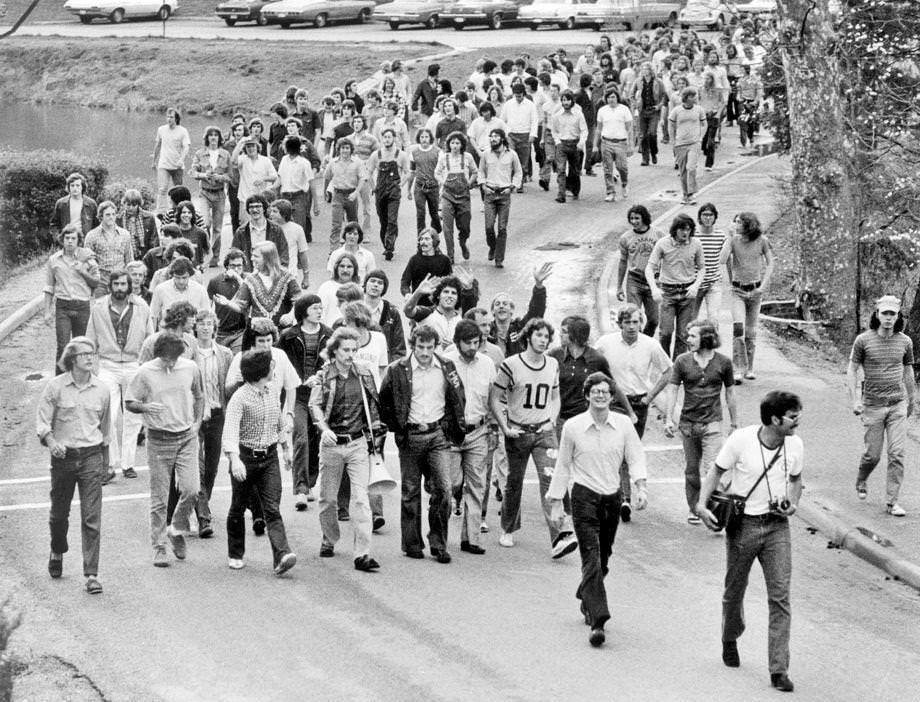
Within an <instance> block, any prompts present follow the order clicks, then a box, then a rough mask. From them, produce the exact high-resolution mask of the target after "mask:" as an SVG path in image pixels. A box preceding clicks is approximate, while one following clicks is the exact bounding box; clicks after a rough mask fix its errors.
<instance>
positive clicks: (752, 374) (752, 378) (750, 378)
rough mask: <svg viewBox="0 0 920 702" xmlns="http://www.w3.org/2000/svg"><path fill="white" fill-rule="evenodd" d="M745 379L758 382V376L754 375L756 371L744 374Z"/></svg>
mask: <svg viewBox="0 0 920 702" xmlns="http://www.w3.org/2000/svg"><path fill="white" fill-rule="evenodd" d="M744 379H745V380H757V375H756V374H755V373H754V371H752V370H749V371H748V372H747V373H745V374H744Z"/></svg>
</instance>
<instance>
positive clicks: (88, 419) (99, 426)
mask: <svg viewBox="0 0 920 702" xmlns="http://www.w3.org/2000/svg"><path fill="white" fill-rule="evenodd" d="M109 411H110V399H109V388H108V386H107V385H106V384H105V383H103V382H102V381H101V380H99V378H97V377H96V376H95V375H90V378H89V381H88V382H87V383H86V385H83V386H79V385H77V381H76V380H74V377H73V374H71V373H70V371H68V372H66V373H62V374H61V375H58V376H55V377H54V378H52V379H51V380H49V381H48V384H47V385H46V386H45V389H44V390H43V391H42V396H41V399H40V400H39V402H38V411H37V413H36V421H35V430H36V432H37V433H38V438H39V439H41V440H42V441H44V440H45V437H46V436H48V434H51V435H52V436H53V437H54V439H55V440H56V441H57V442H58V443H61V444H63V445H64V446H66V447H67V448H86V447H88V446H99V445H100V444H104V445H108V443H109V421H110V419H109Z"/></svg>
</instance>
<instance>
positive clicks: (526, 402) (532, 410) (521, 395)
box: [495, 353, 559, 424]
mask: <svg viewBox="0 0 920 702" xmlns="http://www.w3.org/2000/svg"><path fill="white" fill-rule="evenodd" d="M495 387H496V388H498V389H499V390H502V391H504V392H506V393H507V395H506V401H507V403H508V419H509V420H510V421H511V422H513V423H515V424H543V423H545V422H548V421H549V420H550V419H552V418H553V417H552V413H551V411H550V396H551V395H552V393H553V391H555V390H558V388H559V364H558V363H557V361H556V359H555V358H552V357H551V356H546V355H544V356H543V364H542V365H541V366H540V367H538V368H534V367H533V366H530V365H528V363H527V361H525V360H524V357H523V355H522V354H519V353H516V354H514V355H513V356H509V357H508V358H506V359H505V360H504V361H503V362H502V364H501V366H500V367H499V369H498V375H497V376H496V378H495Z"/></svg>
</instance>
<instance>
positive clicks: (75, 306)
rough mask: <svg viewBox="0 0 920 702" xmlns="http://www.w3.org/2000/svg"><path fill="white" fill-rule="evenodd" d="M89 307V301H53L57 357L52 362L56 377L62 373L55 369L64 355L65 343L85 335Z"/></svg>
mask: <svg viewBox="0 0 920 702" xmlns="http://www.w3.org/2000/svg"><path fill="white" fill-rule="evenodd" d="M89 306H90V302H89V300H55V301H54V334H55V336H56V337H57V355H56V356H55V357H54V361H55V368H56V369H57V370H56V371H55V372H56V374H57V375H60V374H61V373H63V372H64V371H62V370H61V369H60V368H57V360H58V359H59V358H60V357H61V354H63V353H64V347H65V346H67V342H68V341H70V340H71V339H72V338H73V337H75V336H83V335H84V334H86V325H87V324H88V323H89Z"/></svg>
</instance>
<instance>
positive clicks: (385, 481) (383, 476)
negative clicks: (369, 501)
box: [367, 453, 396, 495]
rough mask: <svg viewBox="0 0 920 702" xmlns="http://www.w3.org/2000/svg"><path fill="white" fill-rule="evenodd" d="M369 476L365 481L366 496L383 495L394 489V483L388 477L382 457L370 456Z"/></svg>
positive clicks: (376, 454)
mask: <svg viewBox="0 0 920 702" xmlns="http://www.w3.org/2000/svg"><path fill="white" fill-rule="evenodd" d="M370 464H371V466H370V476H369V479H368V481H367V494H368V495H383V494H384V493H387V492H390V490H393V489H395V488H396V481H395V480H393V478H392V477H390V473H389V471H388V470H387V467H386V464H385V463H384V462H383V456H381V455H380V454H378V453H372V454H371V455H370Z"/></svg>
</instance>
